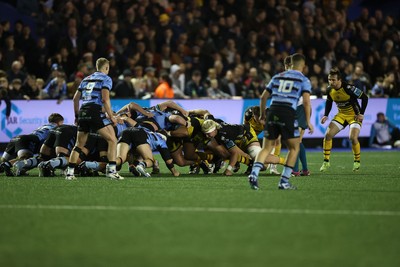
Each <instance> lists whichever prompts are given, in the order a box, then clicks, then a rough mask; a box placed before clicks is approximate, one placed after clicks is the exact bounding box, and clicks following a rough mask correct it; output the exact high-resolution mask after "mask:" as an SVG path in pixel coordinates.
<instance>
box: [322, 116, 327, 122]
mask: <svg viewBox="0 0 400 267" xmlns="http://www.w3.org/2000/svg"><path fill="white" fill-rule="evenodd" d="M327 120H328V117H327V116H323V117H322V118H321V124H324V123H325V122H326V121H327Z"/></svg>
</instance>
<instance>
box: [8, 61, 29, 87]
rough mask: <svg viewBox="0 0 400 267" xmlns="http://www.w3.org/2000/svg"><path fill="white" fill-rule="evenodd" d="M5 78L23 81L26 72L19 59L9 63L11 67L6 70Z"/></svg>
mask: <svg viewBox="0 0 400 267" xmlns="http://www.w3.org/2000/svg"><path fill="white" fill-rule="evenodd" d="M7 78H8V81H9V82H11V81H13V80H14V79H19V80H20V81H25V78H26V74H25V73H24V71H23V70H22V63H21V62H20V61H18V60H16V61H14V62H13V63H12V64H11V69H10V70H9V71H8V72H7Z"/></svg>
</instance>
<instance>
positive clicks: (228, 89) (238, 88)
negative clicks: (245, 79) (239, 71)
mask: <svg viewBox="0 0 400 267" xmlns="http://www.w3.org/2000/svg"><path fill="white" fill-rule="evenodd" d="M244 88H245V86H244V85H243V83H242V82H240V79H238V78H237V76H236V72H235V71H232V70H228V71H227V72H226V73H225V77H224V78H222V80H221V90H222V91H223V92H224V93H225V94H228V95H230V96H242V94H243V91H244Z"/></svg>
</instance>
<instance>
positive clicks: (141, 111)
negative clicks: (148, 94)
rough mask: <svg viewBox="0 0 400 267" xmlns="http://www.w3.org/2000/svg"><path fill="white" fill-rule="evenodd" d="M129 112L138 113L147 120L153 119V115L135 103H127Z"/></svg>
mask: <svg viewBox="0 0 400 267" xmlns="http://www.w3.org/2000/svg"><path fill="white" fill-rule="evenodd" d="M128 107H129V110H136V111H139V112H140V113H142V114H143V115H145V116H146V117H148V118H152V117H154V114H153V113H151V112H149V111H147V110H145V109H144V108H142V107H141V106H139V105H138V104H137V103H135V102H131V103H129V106H128Z"/></svg>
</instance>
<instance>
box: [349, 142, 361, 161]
mask: <svg viewBox="0 0 400 267" xmlns="http://www.w3.org/2000/svg"><path fill="white" fill-rule="evenodd" d="M351 149H352V150H353V154H354V161H357V162H360V158H361V149H360V142H358V143H357V144H356V145H352V146H351Z"/></svg>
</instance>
